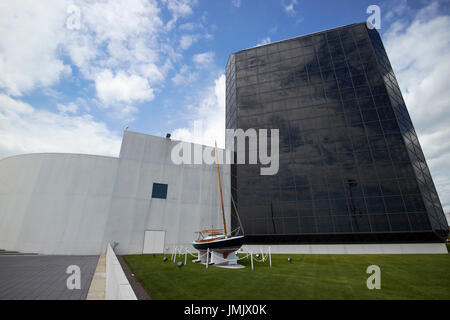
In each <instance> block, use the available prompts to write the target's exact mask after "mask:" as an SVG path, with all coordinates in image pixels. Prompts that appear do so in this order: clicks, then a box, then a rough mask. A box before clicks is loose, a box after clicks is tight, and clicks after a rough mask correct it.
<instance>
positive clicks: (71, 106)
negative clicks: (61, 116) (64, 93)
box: [56, 102, 78, 114]
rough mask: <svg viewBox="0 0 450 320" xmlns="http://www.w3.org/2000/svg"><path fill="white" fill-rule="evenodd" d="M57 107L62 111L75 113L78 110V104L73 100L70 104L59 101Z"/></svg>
mask: <svg viewBox="0 0 450 320" xmlns="http://www.w3.org/2000/svg"><path fill="white" fill-rule="evenodd" d="M56 107H57V109H58V110H59V112H61V113H73V114H75V113H77V112H78V106H77V105H76V104H75V103H73V102H70V103H69V104H61V103H59V104H57V105H56Z"/></svg>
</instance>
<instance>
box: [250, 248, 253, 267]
mask: <svg viewBox="0 0 450 320" xmlns="http://www.w3.org/2000/svg"><path fill="white" fill-rule="evenodd" d="M250 261H251V262H252V270H253V252H250Z"/></svg>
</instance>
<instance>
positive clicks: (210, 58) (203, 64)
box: [192, 51, 214, 68]
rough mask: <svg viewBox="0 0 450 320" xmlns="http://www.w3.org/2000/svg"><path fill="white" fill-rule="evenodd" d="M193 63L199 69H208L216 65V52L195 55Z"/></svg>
mask: <svg viewBox="0 0 450 320" xmlns="http://www.w3.org/2000/svg"><path fill="white" fill-rule="evenodd" d="M192 61H193V62H194V63H195V65H196V66H197V67H198V68H207V67H209V66H211V64H213V63H214V52H211V51H208V52H204V53H198V54H195V55H194V56H193V57H192Z"/></svg>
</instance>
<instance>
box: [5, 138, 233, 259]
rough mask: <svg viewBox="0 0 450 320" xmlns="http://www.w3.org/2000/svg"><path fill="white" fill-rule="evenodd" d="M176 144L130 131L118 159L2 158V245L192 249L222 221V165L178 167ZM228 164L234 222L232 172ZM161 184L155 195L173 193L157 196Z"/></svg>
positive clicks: (68, 250) (60, 250)
mask: <svg viewBox="0 0 450 320" xmlns="http://www.w3.org/2000/svg"><path fill="white" fill-rule="evenodd" d="M177 143H179V141H173V140H170V139H167V138H161V137H155V136H150V135H145V134H140V133H135V132H130V131H125V132H124V137H123V141H122V147H121V150H120V155H119V157H118V158H115V157H104V156H95V155H84V154H58V153H42V154H25V155H19V156H12V157H8V158H4V159H2V160H0V248H1V249H7V250H16V251H20V252H33V253H44V254H74V255H78V254H83V255H84V254H100V253H102V252H105V250H106V246H107V244H108V243H114V242H118V245H117V247H116V252H117V253H118V254H125V253H128V254H131V253H143V252H148V253H150V252H162V251H163V250H164V251H166V252H167V251H170V250H172V248H173V247H174V246H185V247H189V248H191V242H192V240H193V239H194V237H195V234H194V232H195V231H198V230H201V229H204V228H211V227H219V228H220V227H221V225H222V222H221V221H222V220H221V219H222V218H221V213H220V212H221V211H220V210H221V209H220V195H219V189H218V179H217V169H216V166H215V165H207V164H195V165H192V164H181V165H176V164H174V163H173V162H172V160H171V151H172V148H173V147H174V146H175V145H176V144H177ZM189 145H190V146H191V147H193V148H194V146H196V148H201V149H202V150H203V149H204V148H205V147H204V146H199V145H193V144H192V145H191V144H189ZM221 167H222V168H221V173H222V179H223V180H222V181H223V182H222V183H223V185H222V186H223V191H224V204H225V212H226V217H227V219H228V224H229V220H230V193H229V190H230V169H229V166H221ZM154 184H156V185H154ZM154 188H155V194H153V195H154V196H161V192H162V195H163V196H164V190H167V193H166V198H156V197H152V192H153V190H154ZM158 188H159V189H158ZM158 191H159V194H158Z"/></svg>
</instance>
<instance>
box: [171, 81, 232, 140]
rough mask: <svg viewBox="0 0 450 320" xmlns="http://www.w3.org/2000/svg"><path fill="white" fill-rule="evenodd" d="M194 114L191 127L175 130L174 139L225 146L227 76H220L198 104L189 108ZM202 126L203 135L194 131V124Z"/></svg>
mask: <svg viewBox="0 0 450 320" xmlns="http://www.w3.org/2000/svg"><path fill="white" fill-rule="evenodd" d="M189 108H190V109H191V110H192V111H191V112H193V118H192V119H191V122H190V126H188V127H183V128H178V129H175V130H174V131H173V133H172V136H173V138H174V139H177V140H183V141H188V142H195V143H201V144H205V145H209V146H214V142H215V141H217V145H218V146H219V147H221V148H223V147H224V146H225V75H224V74H222V75H220V76H219V77H218V78H217V79H216V80H215V81H214V85H212V86H210V87H209V88H207V89H206V90H205V94H204V95H202V96H201V97H200V99H199V102H198V103H197V104H194V105H191V106H189ZM195 123H196V124H199V123H200V124H201V134H200V135H197V134H195V131H194V124H195Z"/></svg>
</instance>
